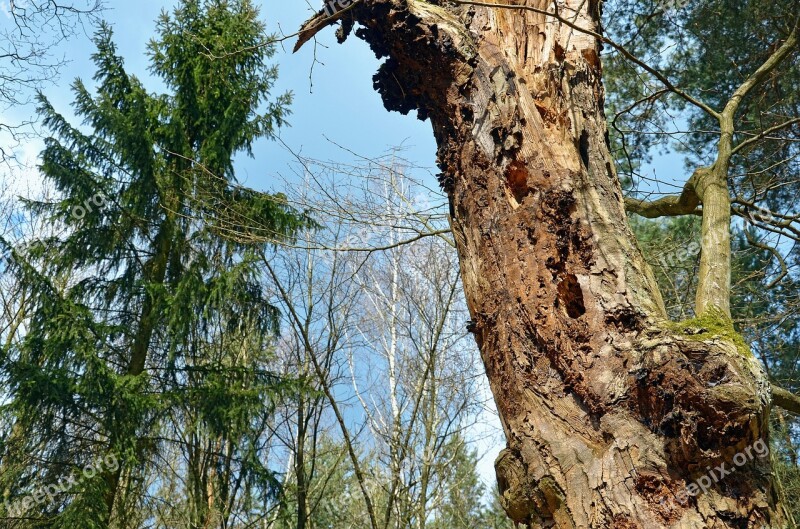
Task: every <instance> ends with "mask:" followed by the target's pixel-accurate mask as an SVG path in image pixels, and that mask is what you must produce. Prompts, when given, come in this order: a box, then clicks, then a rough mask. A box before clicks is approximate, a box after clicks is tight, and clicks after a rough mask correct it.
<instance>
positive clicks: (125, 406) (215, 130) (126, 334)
mask: <svg viewBox="0 0 800 529" xmlns="http://www.w3.org/2000/svg"><path fill="white" fill-rule="evenodd" d="M263 33H264V27H263V25H262V23H261V22H259V20H258V12H257V9H256V8H255V7H254V6H253V5H252V4H251V2H249V1H248V0H236V1H234V0H231V1H226V0H207V1H203V2H201V1H197V0H184V1H182V2H180V4H179V6H178V7H177V8H176V9H175V10H174V12H173V13H171V14H167V13H164V14H162V16H161V18H160V20H159V22H158V26H157V36H156V38H155V39H154V40H153V41H152V42H151V44H150V47H149V55H150V58H151V72H152V73H153V74H154V75H155V76H157V77H159V78H160V79H161V80H162V81H163V82H164V83H165V85H166V86H167V88H168V90H169V91H168V93H165V94H152V93H150V92H148V91H147V90H146V88H145V87H144V86H143V84H142V83H141V82H140V81H139V80H138V79H137V78H136V77H135V76H133V75H130V74H128V73H127V72H126V71H125V69H124V64H123V59H122V58H121V57H120V56H119V55H118V54H117V52H116V49H115V46H114V44H113V40H112V31H111V29H110V28H109V27H107V26H102V27H101V29H100V30H99V31H98V33H97V35H96V38H95V43H96V46H97V52H96V53H95V54H94V56H93V59H94V62H95V65H96V67H97V73H96V74H95V77H94V81H95V82H96V88H95V92H96V93H94V94H93V93H92V91H91V90H90V88H89V87H88V86H87V85H86V84H84V83H83V82H82V81H81V80H76V81H75V83H74V84H73V85H72V89H73V92H74V95H75V102H74V108H75V113H76V114H77V115H78V116H79V117H80V118H81V119H82V120H83V124H84V125H86V127H85V128H81V127H78V126H76V125H74V124H71V123H69V122H68V120H67V119H65V118H64V117H63V116H62V115H61V114H59V113H58V111H57V110H56V109H55V108H54V107H53V106H52V105H51V104H50V102H49V101H48V100H47V99H46V98H44V97H43V96H40V112H41V114H42V116H43V118H44V124H45V125H46V126H47V127H48V128H49V130H50V131H51V133H52V137H51V138H49V139H48V140H47V142H46V148H45V150H44V152H43V153H42V164H41V171H42V173H43V175H44V176H45V177H46V178H47V179H49V180H50V181H52V182H53V183H54V184H55V186H56V188H57V189H58V190H59V191H60V192H61V193H62V196H63V198H62V199H61V200H58V201H56V202H50V203H31V204H29V206H30V207H31V208H32V210H33V211H35V212H36V213H37V214H38V215H40V216H42V217H44V218H46V219H48V221H49V222H51V224H52V226H53V227H54V233H55V235H53V236H48V237H40V238H39V239H38V240H35V241H33V242H32V243H31V244H29V245H27V246H25V247H24V248H16V249H15V250H14V263H15V266H16V270H17V273H18V274H20V276H22V277H23V278H24V280H25V281H27V282H28V283H30V284H31V285H32V288H33V289H34V290H35V294H34V295H33V299H34V303H35V307H34V310H33V311H32V316H31V322H30V328H29V329H28V333H27V337H26V339H25V340H24V342H23V344H22V345H21V346H20V347H19V348H17V349H16V350H13V351H9V354H8V355H7V357H6V358H5V362H4V365H3V369H4V371H5V373H6V375H7V377H8V379H9V380H10V383H11V392H12V394H13V395H14V399H13V402H11V403H10V405H9V406H7V407H6V409H5V412H6V413H7V414H9V415H11V416H13V418H14V420H15V424H16V425H17V428H18V430H19V432H20V433H19V438H18V439H17V442H21V443H22V444H23V445H24V447H25V450H27V451H29V452H31V453H35V454H36V455H37V460H38V461H39V462H38V463H37V464H36V465H35V466H28V467H26V468H14V469H13V470H14V471H13V472H11V471H10V470H11V469H12V468H13V465H11V463H12V462H11V461H8V455H9V454H4V455H5V457H4V459H3V461H2V464H3V465H4V466H5V468H4V471H3V473H2V477H0V480H1V481H2V489H3V490H4V491H5V495H6V497H5V498H4V500H8V504H7V505H11V506H19V505H24V506H25V508H24V509H21V510H20V509H17V511H19V514H18V516H17V517H18V518H25V520H27V521H25V522H24V523H23V522H20V523H21V524H22V525H19V527H28V526H31V527H32V526H37V527H38V526H46V527H64V528H73V527H87V528H90V527H91V528H105V527H108V526H109V525H114V526H119V527H125V526H133V525H136V523H137V522H136V520H137V519H139V520H140V521H141V519H143V518H146V517H148V516H149V514H147V513H148V511H147V510H146V509H142V506H143V505H145V504H146V499H145V498H147V494H146V492H147V489H148V487H152V486H153V484H154V483H163V482H164V481H167V480H169V479H173V478H170V477H169V476H166V475H164V473H165V472H166V470H165V469H166V468H167V465H164V464H163V460H161V459H159V458H160V457H161V456H163V455H166V454H167V453H183V454H184V458H183V460H182V461H179V462H178V463H177V469H176V470H175V472H178V473H182V474H183V477H184V478H185V483H186V494H187V495H188V496H189V503H190V505H189V506H188V507H187V510H188V512H190V513H191V514H190V515H189V516H188V519H189V520H190V523H188V525H187V526H189V527H201V526H205V524H206V522H207V520H208V519H209V516H210V512H211V511H217V512H216V514H215V516H219V515H222V516H223V517H224V516H225V515H230V511H231V509H232V508H233V506H235V505H238V504H237V502H236V498H235V497H234V496H235V495H237V494H241V493H242V490H241V488H242V486H243V485H245V484H249V485H251V487H250V488H249V489H247V494H248V500H247V502H245V504H241V505H239V507H240V508H242V509H244V510H245V511H247V510H251V509H258V506H259V505H260V504H261V505H263V501H264V500H265V499H266V498H267V497H268V496H269V495H270V494H272V493H273V492H274V485H275V483H274V480H273V478H272V475H271V472H270V471H269V470H268V469H267V467H266V466H265V463H264V462H263V461H262V460H261V458H260V454H259V450H260V449H261V447H262V446H263V444H262V443H261V442H260V441H259V439H258V437H259V436H260V435H261V434H262V433H263V428H264V425H263V422H264V417H263V414H264V411H263V409H262V408H264V409H266V410H268V409H269V406H266V407H264V403H265V402H266V403H269V402H270V401H271V400H274V399H275V398H276V396H277V394H278V391H279V390H280V388H281V385H282V384H283V381H280V380H278V379H276V377H274V376H273V375H272V374H271V373H269V371H268V370H267V369H265V366H264V363H265V362H266V361H268V357H269V342H270V337H271V336H274V335H275V333H276V331H277V329H276V326H277V317H276V311H275V309H274V308H273V307H271V306H270V305H269V304H268V303H267V302H266V300H265V299H264V296H263V295H262V292H261V288H260V286H259V283H258V277H257V269H256V267H255V254H254V253H253V252H252V251H251V249H250V248H248V247H246V246H243V245H241V244H239V243H237V242H235V241H232V240H230V239H229V238H225V237H224V235H225V234H226V233H227V231H226V227H227V226H229V225H230V224H231V223H235V222H237V219H239V218H241V217H243V216H244V217H247V218H252V219H255V220H256V221H257V222H258V224H259V225H260V226H262V227H263V229H264V230H267V232H268V233H269V234H270V238H271V239H272V240H274V241H276V242H277V241H281V240H284V239H287V238H291V236H292V234H293V233H294V232H295V230H297V229H298V228H300V227H303V226H307V225H308V224H309V220H308V219H307V218H306V217H305V216H304V215H302V214H300V213H298V212H296V211H295V210H293V209H292V208H291V207H289V206H288V205H287V204H286V201H285V200H284V198H283V197H282V196H281V195H269V194H264V193H256V192H253V191H250V190H246V189H242V188H241V187H239V186H238V185H237V182H236V178H235V174H234V168H233V157H234V156H235V155H236V154H237V153H239V152H242V151H244V152H250V149H251V146H252V144H253V142H254V141H255V140H257V139H259V138H262V137H266V138H269V137H271V136H272V135H273V133H274V130H275V128H276V127H278V126H280V125H282V124H283V123H284V120H285V116H286V114H287V105H288V104H289V103H290V96H289V95H282V96H279V97H277V98H273V99H269V98H268V96H269V93H270V90H271V88H272V86H273V83H274V81H275V79H276V76H277V70H276V69H275V68H274V67H270V66H268V65H267V60H268V59H269V58H270V57H271V56H272V54H273V52H274V47H273V46H271V45H264V44H263V40H262V38H263ZM73 274H74V275H75V276H77V279H76V280H75V281H73V282H71V283H70V284H69V285H68V286H67V287H66V288H63V289H60V288H58V286H57V285H58V278H61V277H64V276H66V275H70V276H72V275H73ZM169 424H172V429H171V431H169V432H167V434H164V432H163V428H165V427H166V426H167V425H169ZM178 425H181V426H182V428H179V426H178ZM176 431H177V432H183V433H185V434H187V435H186V436H181V435H177V434H176V435H172V434H175V432H176ZM165 439H167V440H165ZM169 439H181V440H180V441H177V440H176V441H169ZM170 443H177V444H178V445H179V446H178V448H176V447H174V446H173V447H170V446H168V445H169V444H170ZM170 451H171V452H170ZM158 461H160V463H157V462H158ZM114 462H116V463H118V464H114ZM86 465H94V470H95V471H94V472H93V473H89V472H81V471H80V469H82V468H84V467H85V466H86ZM234 469H235V470H236V475H235V476H234V477H231V472H232V471H233V470H234ZM6 470H9V471H6ZM76 472H77V473H78V477H79V479H77V480H75V481H74V482H72V483H69V482H64V481H61V483H66V485H65V486H64V487H62V488H61V489H62V490H59V491H57V492H54V493H53V494H52V495H51V496H50V497H48V498H47V500H46V501H41V502H40V501H34V502H33V503H32V504H22V503H19V502H20V500H21V499H24V498H25V497H27V495H30V494H35V491H36V490H37V487H42V486H46V485H50V484H55V483H59V482H60V481H59V480H63V479H64V478H66V477H67V476H70V475H72V474H75V473H76ZM90 474H91V475H90ZM209 491H211V493H210V494H209ZM209 496H210V498H211V499H209ZM201 497H202V501H200V500H201ZM192 498H194V500H195V501H194V502H193V501H192ZM29 503H30V502H29ZM201 505H203V506H201ZM13 514H14V513H4V516H6V517H11V518H13V517H14V516H13Z"/></svg>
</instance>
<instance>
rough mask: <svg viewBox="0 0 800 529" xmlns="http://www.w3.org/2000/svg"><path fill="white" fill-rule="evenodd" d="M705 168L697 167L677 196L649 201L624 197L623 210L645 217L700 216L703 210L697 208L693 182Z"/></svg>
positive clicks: (697, 197) (697, 198) (696, 196)
mask: <svg viewBox="0 0 800 529" xmlns="http://www.w3.org/2000/svg"><path fill="white" fill-rule="evenodd" d="M705 170H706V169H705V168H701V169H697V170H696V171H695V172H694V174H693V175H692V177H691V178H689V180H688V181H687V182H686V184H685V185H684V186H683V191H682V192H681V194H680V195H678V196H675V195H672V196H668V197H663V198H659V199H658V200H653V201H650V202H648V201H646V200H639V199H636V198H631V197H625V210H626V211H629V212H631V213H635V214H637V215H639V216H641V217H644V218H647V219H655V218H658V217H678V216H681V215H697V216H701V217H702V216H703V210H702V209H698V206H699V205H700V197H699V196H698V195H697V191H696V190H695V183H696V182H697V179H698V178H699V175H700V174H701V173H702V172H703V171H705Z"/></svg>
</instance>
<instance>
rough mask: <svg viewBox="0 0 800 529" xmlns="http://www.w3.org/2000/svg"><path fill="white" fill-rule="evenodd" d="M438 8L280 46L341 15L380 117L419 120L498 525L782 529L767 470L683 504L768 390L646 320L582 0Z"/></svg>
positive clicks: (738, 350) (758, 464)
mask: <svg viewBox="0 0 800 529" xmlns="http://www.w3.org/2000/svg"><path fill="white" fill-rule="evenodd" d="M348 3H349V2H348ZM438 4H439V2H424V1H421V0H361V1H360V2H358V3H356V4H354V5H352V6H351V7H350V8H349V9H347V10H345V11H344V12H340V13H338V14H336V15H334V17H333V18H327V19H326V18H325V17H327V16H328V15H327V14H325V13H321V14H320V15H319V16H318V18H317V19H316V20H312V21H310V22H309V23H308V24H307V25H306V26H305V27H304V31H303V32H301V38H300V44H302V42H304V41H305V40H307V39H308V38H310V37H311V36H313V34H314V33H315V32H316V31H318V30H319V29H320V28H321V27H322V26H325V25H328V24H330V23H333V21H334V20H339V21H341V23H342V28H341V29H340V30H339V31H340V34H339V36H340V38H342V39H343V38H344V37H345V36H346V34H347V33H348V32H349V30H350V29H351V28H352V27H353V23H354V22H357V23H358V24H359V25H360V27H359V28H358V29H357V31H356V34H357V35H358V36H359V37H360V38H362V39H364V40H366V41H367V42H368V43H369V44H370V45H371V46H372V49H373V50H374V51H375V53H376V54H377V55H378V56H379V57H381V58H386V62H385V63H384V64H383V66H382V67H381V68H380V71H379V72H378V73H377V74H376V76H375V78H374V81H375V87H376V89H377V90H378V91H379V92H380V93H381V95H382V97H383V100H384V102H385V105H386V107H387V108H388V109H389V110H396V111H400V112H403V113H407V112H409V111H412V110H416V111H417V112H418V113H419V115H420V117H421V118H429V119H430V120H431V123H432V125H433V131H434V134H435V136H436V140H437V143H438V147H439V149H438V164H439V166H440V168H441V170H442V173H441V176H440V179H441V184H442V186H443V188H444V189H445V190H446V191H447V193H448V195H449V197H450V207H451V216H452V227H453V232H454V233H455V236H456V241H457V245H458V251H459V255H460V259H461V271H462V276H463V282H464V288H465V291H466V295H467V300H468V303H469V307H470V311H471V313H472V319H473V321H474V322H475V323H474V327H473V329H474V333H475V338H476V340H477V342H478V345H479V347H480V350H481V354H482V357H483V361H484V363H485V366H486V372H487V374H488V377H489V380H490V383H491V387H492V391H493V393H494V396H495V400H496V402H497V407H498V410H499V411H500V415H501V417H502V421H503V426H504V428H505V433H506V437H507V440H508V446H507V449H506V450H504V451H503V453H502V454H501V455H500V457H499V458H498V460H497V462H496V470H497V478H498V483H499V486H500V490H501V493H502V497H503V503H504V507H505V509H506V511H507V513H508V514H509V516H510V517H511V518H512V519H514V520H515V521H516V522H519V523H522V524H527V525H528V526H530V527H558V528H588V527H615V528H643V529H651V528H659V527H681V528H684V527H685V528H705V527H715V528H738V529H741V528H762V527H767V526H770V527H781V528H783V527H787V524H788V523H789V522H788V521H787V519H786V517H785V515H784V514H783V513H784V510H783V509H782V508H781V507H780V505H779V501H778V498H777V494H776V492H775V489H774V488H773V484H772V483H771V482H770V477H769V461H768V460H764V459H759V458H757V457H751V458H748V461H747V463H746V464H743V465H742V466H741V467H738V466H737V467H736V470H735V473H734V474H732V475H727V476H718V475H717V474H718V473H719V472H715V473H714V474H713V475H714V477H715V479H714V483H713V484H711V485H710V486H708V487H703V488H705V489H706V490H704V491H700V492H699V493H698V494H693V492H694V490H695V489H694V488H693V487H692V485H693V484H694V483H695V482H697V481H698V480H700V479H703V477H704V476H711V474H709V471H710V470H711V471H713V470H714V469H715V468H717V469H718V467H719V466H720V465H724V470H730V469H731V468H732V467H734V464H733V462H732V461H733V460H734V456H735V455H736V454H737V453H739V452H745V451H746V450H747V451H749V452H750V453H751V455H752V450H751V449H750V447H751V445H753V444H754V443H756V442H757V441H758V440H762V439H764V438H765V437H766V435H767V417H768V411H769V402H770V393H769V384H768V382H767V379H766V377H765V375H764V373H763V372H762V370H761V368H760V367H759V364H758V363H757V361H755V359H754V358H753V357H752V355H751V354H750V353H749V351H747V350H746V347H743V346H741V345H738V346H737V344H736V343H734V342H735V340H731V339H725V338H724V337H722V338H720V337H717V338H715V339H713V340H710V339H709V340H702V339H700V338H699V337H698V336H694V335H692V332H693V331H692V330H691V329H686V330H684V329H680V328H678V327H675V326H674V325H672V326H671V325H669V324H668V323H667V322H666V316H665V311H664V307H663V302H662V300H661V296H660V294H659V292H658V289H657V286H656V284H655V281H654V279H653V276H652V273H651V271H650V270H649V268H648V266H647V265H646V264H645V262H644V260H643V259H642V256H641V254H640V252H639V250H638V249H637V246H636V243H635V239H634V236H633V234H632V233H631V231H630V229H629V226H628V223H627V220H626V215H625V211H624V206H623V198H622V193H621V190H620V186H619V183H618V181H617V178H616V173H615V168H614V165H613V162H612V159H611V157H610V155H609V150H608V139H607V133H606V122H605V117H604V114H603V85H602V82H601V67H600V60H599V53H600V44H599V42H598V40H597V38H596V37H595V36H592V34H591V32H593V31H597V28H598V18H599V2H598V1H597V0H566V1H563V2H557V3H556V4H557V5H558V6H559V7H558V15H559V16H560V17H562V18H564V19H566V20H567V22H566V23H565V22H559V21H558V20H557V19H555V18H554V17H552V16H548V15H545V14H543V13H541V12H537V10H539V11H541V10H546V9H548V8H549V9H551V10H552V3H550V2H546V1H543V0H520V1H518V2H517V4H518V5H523V4H524V5H526V6H528V7H532V8H533V10H521V9H502V8H496V7H487V6H485V5H484V6H480V5H469V6H468V5H463V3H462V5H458V6H456V5H454V4H453V3H450V2H441V5H438ZM576 27H577V28H580V29H581V30H588V32H589V33H587V32H586V31H580V30H577V29H576ZM739 460H741V458H740V459H739ZM709 481H710V478H709ZM702 483H704V484H705V480H704V481H702ZM687 487H688V493H687Z"/></svg>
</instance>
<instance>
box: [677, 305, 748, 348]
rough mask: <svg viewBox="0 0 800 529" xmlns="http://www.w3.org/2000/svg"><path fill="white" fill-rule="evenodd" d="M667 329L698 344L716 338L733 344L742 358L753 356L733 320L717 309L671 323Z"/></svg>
mask: <svg viewBox="0 0 800 529" xmlns="http://www.w3.org/2000/svg"><path fill="white" fill-rule="evenodd" d="M667 328H668V329H669V330H670V331H672V332H675V333H677V334H680V335H681V336H683V337H684V338H686V339H688V340H695V341H698V342H702V341H706V340H709V339H714V338H717V339H723V340H726V341H729V342H732V343H733V344H734V345H735V346H736V349H737V350H738V351H739V354H741V355H742V356H744V357H752V356H753V352H752V351H751V350H750V346H749V345H748V344H747V342H746V341H745V340H744V338H743V337H742V335H741V334H739V333H738V332H737V331H736V328H735V327H734V326H733V320H731V319H730V317H729V316H728V315H726V314H725V313H724V312H722V311H721V310H719V309H717V308H716V307H715V308H712V309H709V310H707V311H705V312H704V313H703V314H701V315H700V316H698V317H696V318H691V319H688V320H683V321H678V322H669V323H668V324H667Z"/></svg>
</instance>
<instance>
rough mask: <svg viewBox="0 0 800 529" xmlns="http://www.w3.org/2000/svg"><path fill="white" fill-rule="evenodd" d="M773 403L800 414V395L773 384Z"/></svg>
mask: <svg viewBox="0 0 800 529" xmlns="http://www.w3.org/2000/svg"><path fill="white" fill-rule="evenodd" d="M772 404H773V406H778V407H779V408H783V409H784V410H786V411H789V412H792V413H794V414H795V415H800V396H797V395H795V394H794V393H792V392H790V391H788V390H785V389H783V388H781V387H778V386H776V385H775V384H772Z"/></svg>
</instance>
